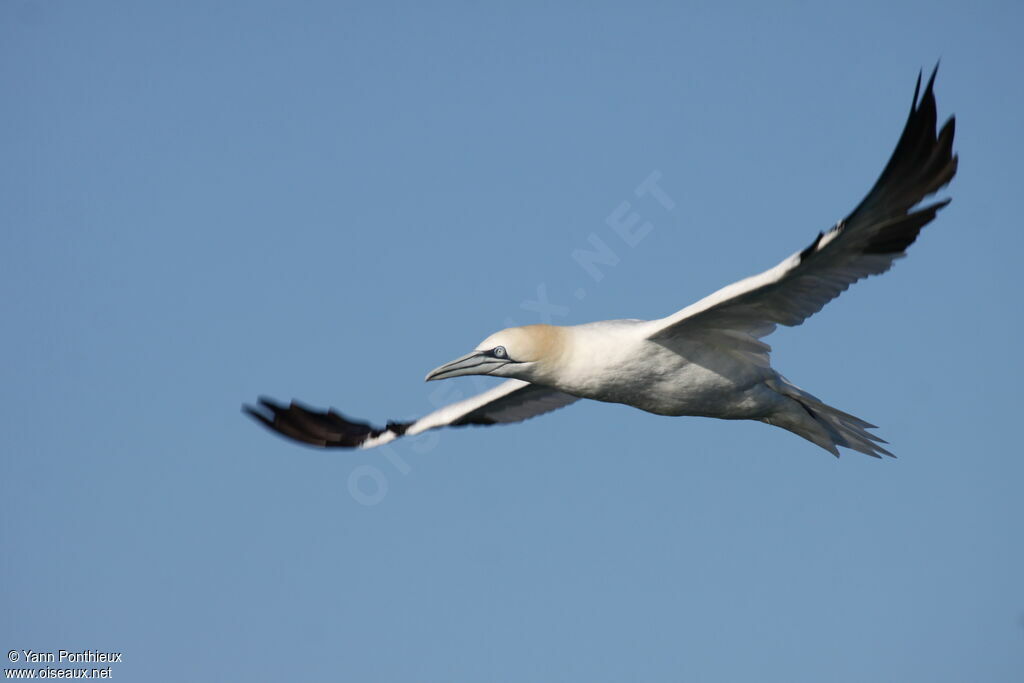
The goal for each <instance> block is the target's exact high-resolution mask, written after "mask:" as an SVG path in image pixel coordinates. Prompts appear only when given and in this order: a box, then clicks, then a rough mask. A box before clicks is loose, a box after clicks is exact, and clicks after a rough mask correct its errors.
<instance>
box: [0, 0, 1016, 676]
mask: <svg viewBox="0 0 1024 683" xmlns="http://www.w3.org/2000/svg"><path fill="white" fill-rule="evenodd" d="M1022 25H1024V6H1022V5H1021V4H1020V3H1017V2H1003V3H966V2H965V3H948V2H921V3H889V2H885V3H866V4H865V3H856V4H849V3H842V4H838V3H837V4H835V5H834V6H831V7H823V6H821V5H820V4H818V3H804V2H801V3H783V4H779V3H749V4H740V5H732V6H728V5H724V4H720V3H699V4H698V3H668V2H664V3H662V2H647V3H618V4H610V3H589V2H561V3H536V4H533V3H523V2H515V3H511V2H510V3H503V4H496V5H491V6H489V7H482V6H480V5H479V4H477V3H468V2H466V3H453V2H449V3H435V4H433V5H432V6H428V5H427V4H426V3H411V2H409V3H400V4H394V3H385V2H374V3H369V2H368V3H362V4H353V3H333V2H252V3H245V4H244V5H243V4H242V3H206V2H190V3H180V2H174V3H172V2H163V3H150V2H70V1H65V2H42V1H32V0H5V1H4V2H2V3H0V91H2V92H3V102H4V103H3V106H2V107H0V122H2V125H0V150H2V152H0V216H2V219H0V220H2V225H3V240H2V250H0V291H2V294H3V296H2V301H0V320H2V330H3V331H2V335H0V351H2V365H0V368H2V387H3V390H2V394H0V434H2V436H0V444H2V454H3V461H2V465H3V474H2V475H0V511H2V519H0V525H2V526H0V528H2V543H3V551H2V553H0V590H2V600H3V603H2V609H0V613H2V617H0V645H2V646H3V648H4V651H5V652H6V651H7V650H9V649H18V650H21V649H33V650H36V651H56V650H58V649H66V650H82V649H93V650H110V651H119V652H122V653H123V659H124V662H123V663H122V664H118V665H114V669H113V673H114V676H115V678H116V679H119V680H130V681H180V680H204V681H206V680H208V681H214V680H218V681H220V680H253V681H256V680H313V679H316V680H348V681H528V680H538V681H539V680H550V681H625V680H644V681H750V680H757V681H780V682H781V681H785V682H787V683H792V682H794V681H844V682H845V681H848V682H854V681H858V682H859V681H930V682H945V681H949V682H961V681H987V682H1002V681H1007V682H1009V681H1020V680H1024V679H1022V676H1024V543H1022V541H1024V492H1022V484H1024V458H1022V457H1021V447H1020V444H1019V435H1018V427H1019V424H1020V408H1021V386H1022V379H1024V377H1022V372H1021V364H1022V363H1021V356H1022V354H1021V349H1020V345H1021V337H1022V332H1024V330H1022V316H1021V303H1020V296H1021V267H1020V259H1021V251H1022V247H1024V240H1022V237H1021V234H1022V231H1021V217H1020V216H1021V210H1020V206H1019V204H1020V197H1021V186H1022V171H1021V158H1022V153H1024V149H1022V138H1024V135H1022V129H1021V122H1022V120H1024V90H1022V88H1021V73H1022V70H1024V48H1021V46H1020V28H1021V26H1022ZM939 58H941V59H942V66H941V70H940V73H939V77H938V81H937V86H936V93H937V98H938V105H939V112H940V116H941V117H942V118H943V119H945V117H946V116H948V115H949V114H952V113H955V114H956V115H957V143H956V148H957V151H958V152H959V154H960V155H961V166H960V174H959V176H958V177H957V178H956V180H955V181H954V182H953V184H952V185H951V186H950V188H949V189H948V194H949V195H951V196H952V197H953V198H954V201H953V203H952V204H951V205H950V207H949V208H948V209H946V210H945V211H943V212H942V214H941V215H940V217H939V219H938V220H936V221H935V223H933V224H932V225H931V226H930V227H928V228H927V230H926V231H925V232H924V234H923V235H922V237H921V239H920V240H919V241H918V243H917V244H915V245H914V246H913V248H912V249H911V251H910V256H909V258H908V259H906V260H904V261H901V262H900V263H899V264H898V265H897V267H896V268H895V269H894V270H893V271H892V272H890V273H889V274H886V275H885V276H883V277H881V278H873V279H871V280H868V281H866V282H862V283H860V284H858V285H856V286H855V287H853V288H852V289H851V290H850V291H848V292H847V293H846V294H844V295H843V296H842V297H841V298H840V299H839V300H837V301H835V302H833V303H832V304H830V305H829V306H828V307H827V308H826V309H825V310H824V311H823V312H822V313H820V314H819V315H817V316H815V317H814V318H812V319H811V320H809V321H808V322H807V323H806V324H804V325H803V326H802V327H799V328H796V329H782V330H780V331H779V332H777V333H776V334H775V335H774V336H773V337H771V339H770V341H771V343H772V344H773V346H774V347H775V353H774V360H775V365H776V367H777V368H779V369H780V370H781V371H782V372H783V373H784V374H785V375H786V376H788V377H789V378H790V379H791V380H793V381H794V382H796V383H797V384H799V385H801V386H803V387H804V388H806V389H808V390H809V391H811V392H813V393H815V394H816V395H818V396H820V397H821V398H822V399H824V400H825V401H827V402H828V403H831V404H833V405H835V406H837V407H839V408H842V409H844V410H847V411H850V412H852V413H854V414H856V415H858V416H861V417H863V418H865V419H867V420H870V421H872V422H875V423H877V424H879V425H880V427H881V429H880V434H881V435H882V436H884V437H885V438H887V439H888V440H889V441H890V442H891V444H892V449H893V450H894V451H895V452H896V453H897V455H898V456H899V459H897V460H884V461H878V460H874V459H872V458H868V457H866V456H863V455H860V454H857V453H852V452H850V453H847V454H846V455H845V456H844V457H843V458H841V459H839V460H836V459H835V458H833V457H832V456H831V455H829V454H827V453H826V452H824V451H822V450H820V449H818V448H817V447H815V446H813V445H812V444H810V443H808V442H806V441H804V440H802V439H800V438H798V437H796V436H794V435H792V434H790V433H788V432H785V431H782V430H778V429H773V428H771V427H768V426H765V425H763V424H758V423H734V422H724V421H716V420H707V419H697V418H664V417H657V416H654V415H648V414H645V413H642V412H640V411H637V410H633V409H629V408H626V407H624V406H613V405H599V404H593V403H580V404H577V405H574V406H572V407H571V408H567V409H565V410H562V411H560V412H558V413H555V414H552V415H548V416H545V417H541V418H538V419H536V420H532V421H530V422H527V423H524V424H521V425H517V426H513V427H494V428H487V429H484V428H466V429H461V430H449V431H446V432H443V433H438V432H435V433H434V436H430V435H424V436H421V437H417V438H415V439H408V440H402V441H400V442H397V443H396V444H394V447H393V448H391V449H390V450H376V451H368V452H356V453H351V452H339V451H332V452H323V451H315V450H311V449H307V448H303V447H299V446H295V445H293V444H291V443H288V442H286V441H284V440H282V439H279V438H277V437H275V436H273V435H271V434H269V433H268V432H266V431H264V430H262V429H260V428H258V427H257V426H256V425H254V424H253V423H252V422H250V421H249V420H247V419H246V418H245V417H244V416H243V415H242V414H241V413H240V412H239V407H240V404H241V403H242V402H244V401H252V400H253V399H255V398H256V397H257V396H258V395H260V394H267V395H270V396H273V397H276V398H279V399H284V400H287V399H290V398H292V397H296V398H299V399H302V400H304V401H306V402H308V403H310V404H313V405H316V406H328V405H333V406H335V407H336V408H338V409H340V410H342V411H343V412H345V413H346V414H349V415H353V416H356V417H361V418H368V419H372V420H374V421H378V422H382V421H384V420H386V419H389V418H391V419H407V418H411V417H415V416H417V415H420V414H422V413H424V412H425V411H427V410H430V409H431V408H432V406H433V405H434V404H436V403H438V402H443V401H445V400H451V399H454V398H456V397H457V396H458V395H460V394H461V395H468V393H470V392H474V391H476V390H477V389H478V388H480V387H483V386H487V385H488V383H487V382H483V381H479V382H478V381H475V380H474V379H469V378H466V379H459V380H452V381H450V382H447V383H436V384H435V383H432V384H429V385H428V384H424V383H423V382H422V378H423V376H424V374H425V373H426V372H427V371H428V370H430V369H431V368H433V367H435V366H437V365H439V364H441V363H443V362H446V361H448V360H451V359H452V358H455V357H457V356H459V355H462V354H463V353H465V352H467V351H468V350H470V349H472V348H473V347H474V346H475V345H476V344H477V343H478V342H479V341H480V340H481V339H483V338H484V337H485V336H487V335H488V334H490V333H491V332H492V331H494V330H496V329H499V328H501V327H504V326H505V325H506V324H507V322H508V321H510V320H511V321H515V322H517V323H520V324H526V323H532V322H544V321H548V322H554V323H560V324H572V323H580V322H586V321H590V320H599V319H606V318H617V317H639V318H651V317H660V316H663V315H666V314H668V313H671V312H672V311H674V310H676V309H678V308H681V307H683V306H684V305H686V304H688V303H690V302H692V301H694V300H696V299H697V298H699V297H701V296H703V295H705V294H707V293H709V292H710V291H712V290H714V289H716V288H718V287H719V286H721V285H724V284H727V283H729V282H732V281H734V280H736V279H738V278H740V277H743V276H746V275H749V274H752V273H754V272H758V271H760V270H763V269H764V268H767V267H769V266H772V265H774V264H775V263H776V262H778V261H779V260H781V259H782V258H783V257H785V256H787V255H788V254H790V253H792V252H794V251H796V250H798V249H801V248H803V247H804V246H806V244H808V243H809V242H810V241H811V239H813V237H814V236H815V235H816V234H817V231H818V230H819V229H823V228H826V227H828V226H830V225H831V224H832V223H833V222H834V221H835V220H837V219H839V218H841V217H842V216H844V215H845V214H846V213H847V212H848V211H849V210H850V209H851V208H852V207H853V206H854V205H855V204H856V203H857V202H858V201H859V200H860V198H861V197H862V196H863V194H864V193H865V192H866V191H867V190H868V188H869V187H870V185H871V184H872V183H873V182H874V180H875V178H876V177H877V175H878V173H879V172H880V171H881V169H882V166H883V164H884V162H885V161H886V159H887V158H888V156H889V154H890V152H891V151H892V148H893V146H894V145H895V142H896V139H897V137H898V135H899V132H900V130H901V129H902V126H903V123H904V121H905V117H906V114H907V111H908V110H909V107H910V100H911V95H912V93H913V88H914V79H915V78H916V76H917V72H918V69H920V68H922V67H923V68H924V69H926V70H929V69H930V68H931V67H932V65H933V64H934V63H935V61H936V60H937V59H939ZM652 173H658V174H660V178H661V179H660V185H661V187H662V188H663V189H664V191H665V192H666V193H667V195H668V196H669V197H670V198H671V199H672V201H673V202H674V207H673V208H672V209H671V210H667V209H666V208H665V206H663V205H662V204H661V203H659V202H658V201H656V199H655V198H653V197H652V196H650V195H648V196H643V197H638V196H636V193H635V188H636V187H637V186H638V185H639V184H640V183H641V182H642V181H643V180H644V179H646V178H648V177H649V176H650V175H651V174H652ZM624 202H628V203H629V206H628V211H630V212H636V213H637V214H639V215H640V216H641V217H642V219H643V220H645V221H648V222H650V224H651V229H650V230H649V232H647V234H646V235H645V237H644V239H643V240H641V241H640V242H639V243H638V244H636V245H635V246H628V245H627V244H626V243H625V242H623V241H622V239H620V238H619V237H618V236H617V235H616V233H615V232H614V231H613V230H612V229H611V228H610V227H609V226H608V223H607V219H608V217H609V216H610V215H612V214H613V213H614V212H616V211H617V210H619V209H620V207H622V206H623V203H624ZM593 240H600V241H601V242H603V243H604V244H605V245H606V246H607V248H608V249H610V250H611V251H612V252H613V253H614V255H615V258H616V259H617V263H616V264H615V265H613V266H603V267H602V268H601V273H602V277H601V279H600V280H599V281H596V280H595V279H594V278H593V277H592V276H591V274H589V273H588V272H587V271H586V270H584V269H583V268H582V267H580V265H579V264H578V263H577V262H576V261H574V259H573V257H572V254H573V252H574V251H575V250H580V249H593V246H592V245H593V243H594V242H593ZM538 302H540V303H541V304H543V305H538Z"/></svg>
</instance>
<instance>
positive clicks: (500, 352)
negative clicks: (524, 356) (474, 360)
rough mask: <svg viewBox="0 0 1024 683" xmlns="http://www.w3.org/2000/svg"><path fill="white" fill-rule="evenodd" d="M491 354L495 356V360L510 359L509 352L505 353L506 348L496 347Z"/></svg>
mask: <svg viewBox="0 0 1024 683" xmlns="http://www.w3.org/2000/svg"><path fill="white" fill-rule="evenodd" d="M491 353H492V354H493V355H494V357H495V358H507V357H508V352H507V351H505V347H504V346H495V347H494V350H493V351H491Z"/></svg>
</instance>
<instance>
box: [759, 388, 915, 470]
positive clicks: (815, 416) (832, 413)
mask: <svg viewBox="0 0 1024 683" xmlns="http://www.w3.org/2000/svg"><path fill="white" fill-rule="evenodd" d="M768 386H770V387H771V388H772V389H774V390H775V391H776V392H777V393H779V394H781V395H782V396H785V397H786V398H788V399H790V400H789V401H787V402H786V403H785V404H784V405H783V406H781V407H780V409H779V410H778V411H777V412H775V413H773V414H772V415H770V416H768V417H767V418H764V421H765V422H767V423H768V424H772V425H775V426H777V427H782V428H783V429H788V430H789V431H791V432H793V433H794V434H797V435H798V436H802V437H803V438H805V439H807V440H808V441H810V442H812V443H815V444H817V445H819V446H821V447H822V448H824V449H825V450H826V451H828V452H830V453H832V454H833V455H835V456H836V457H837V458H838V457H839V449H838V448H837V446H843V447H844V448H850V449H852V450H855V451H859V452H861V453H865V454H866V455H870V456H872V457H874V458H880V457H882V456H883V455H888V456H889V457H892V458H895V457H896V456H895V455H893V454H892V453H890V452H889V451H887V450H886V449H884V448H882V447H881V446H880V445H879V444H883V443H887V442H886V441H885V440H884V439H882V438H880V437H878V436H875V435H874V434H872V433H871V432H869V431H868V430H869V429H875V428H876V427H875V425H873V424H871V423H870V422H865V421H864V420H862V419H860V418H859V417H854V416H853V415H850V414H849V413H844V412H843V411H841V410H839V409H838V408H833V407H832V406H830V405H826V404H825V403H822V401H821V400H820V399H818V398H817V397H816V396H813V395H811V394H809V393H807V392H806V391H804V390H803V389H801V388H800V387H798V386H796V385H795V384H792V383H790V382H789V380H787V379H786V378H784V377H782V376H781V375H780V376H779V377H777V378H776V379H774V380H770V381H769V382H768Z"/></svg>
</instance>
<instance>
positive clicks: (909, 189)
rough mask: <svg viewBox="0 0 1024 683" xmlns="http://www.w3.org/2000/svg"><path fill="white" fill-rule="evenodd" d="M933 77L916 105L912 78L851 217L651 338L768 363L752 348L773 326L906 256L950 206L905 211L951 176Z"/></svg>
mask: <svg viewBox="0 0 1024 683" xmlns="http://www.w3.org/2000/svg"><path fill="white" fill-rule="evenodd" d="M937 71H938V67H937V66H936V71H934V72H932V75H931V78H930V79H929V80H928V85H927V86H926V87H925V90H924V95H922V96H921V99H920V101H918V94H919V93H920V90H921V76H920V75H918V77H917V86H916V87H915V88H914V100H913V102H912V103H911V107H910V116H909V117H908V119H907V124H906V126H905V127H904V129H903V134H902V135H901V136H900V140H899V142H898V143H897V144H896V150H895V151H894V152H893V154H892V158H891V159H889V163H888V164H887V165H886V167H885V170H883V171H882V175H881V176H880V177H879V178H878V181H877V182H875V185H874V187H873V188H871V191H870V192H869V193H868V195H867V196H866V197H865V198H864V200H863V201H862V202H861V203H860V205H858V206H857V208H856V209H854V210H853V213H851V214H850V215H849V216H847V217H846V218H845V219H844V220H842V221H839V223H837V224H836V225H835V226H834V227H833V228H831V229H830V230H829V231H828V232H824V233H818V236H817V237H816V238H815V240H814V242H812V243H811V244H810V245H809V246H808V247H807V248H806V249H804V250H803V251H801V252H799V253H797V254H793V255H792V256H790V257H789V258H787V259H786V260H785V261H783V262H782V263H780V264H779V265H777V266H775V267H774V268H772V269H770V270H766V271H765V272H763V273H760V274H758V275H754V276H752V277H749V278H747V279H745V280H740V281H739V282H736V283H734V284H731V285H729V286H727V287H723V288H722V289H720V290H718V291H717V292H715V293H714V294H711V295H710V296H707V297H705V298H704V299H701V300H700V301H698V302H697V303H695V304H693V305H691V306H688V307H686V308H684V309H683V310H681V311H679V312H677V313H675V314H673V315H671V316H669V317H667V318H664V319H662V320H660V321H655V324H654V325H653V327H654V331H653V332H652V333H651V334H650V335H649V336H650V338H651V339H653V340H655V341H659V340H661V341H669V340H672V339H678V338H680V337H687V338H689V337H693V338H704V339H707V340H709V341H714V342H716V343H721V344H723V345H724V346H726V347H730V348H734V349H736V350H738V351H746V352H748V353H749V354H750V355H751V356H753V357H755V358H756V357H761V358H762V359H766V357H767V356H766V353H767V351H768V349H769V347H768V346H767V345H766V344H764V343H762V342H759V341H757V340H758V339H760V338H761V337H764V336H766V335H768V334H770V333H771V332H773V331H774V330H775V326H776V325H799V324H800V323H802V322H803V321H804V320H806V319H807V318H808V317H810V316H811V315H814V314H815V313H817V312H818V311H820V310H821V308H822V307H823V306H824V305H825V304H827V303H828V302H829V301H831V300H832V299H834V298H836V297H837V296H839V295H840V294H841V293H842V292H844V291H845V290H846V288H847V287H849V286H850V285H852V284H853V283H854V282H857V281H858V280H860V279H862V278H865V277H867V276H869V275H878V274H880V273H884V272H885V271H887V270H889V268H891V267H892V264H893V262H894V261H895V260H896V259H898V258H902V257H903V256H905V255H906V254H905V253H904V251H905V250H906V248H907V247H909V246H910V245H911V244H912V243H913V242H914V240H915V239H917V235H918V233H919V232H920V231H921V228H923V227H924V226H925V225H927V224H928V223H929V222H931V221H932V219H933V218H935V214H936V213H937V212H938V211H939V209H941V208H942V207H944V206H946V204H948V203H949V201H950V200H948V199H946V200H943V201H939V202H936V203H934V204H929V205H928V206H924V207H922V208H919V209H917V210H916V211H912V210H911V209H913V208H914V207H915V206H916V205H917V204H918V203H919V202H920V201H921V200H922V199H924V198H925V197H927V196H928V195H930V194H932V193H934V192H936V191H938V190H939V189H940V188H941V187H943V186H944V185H946V184H947V183H948V182H949V181H950V180H952V179H953V176H954V175H956V168H957V157H956V156H954V155H953V152H952V150H953V133H954V125H955V124H954V118H953V117H950V118H949V120H948V121H946V123H945V125H943V127H942V130H941V131H940V132H939V134H938V135H937V136H936V134H935V124H936V107H935V95H934V93H933V90H932V87H933V85H934V83H935V73H936V72H937Z"/></svg>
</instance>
